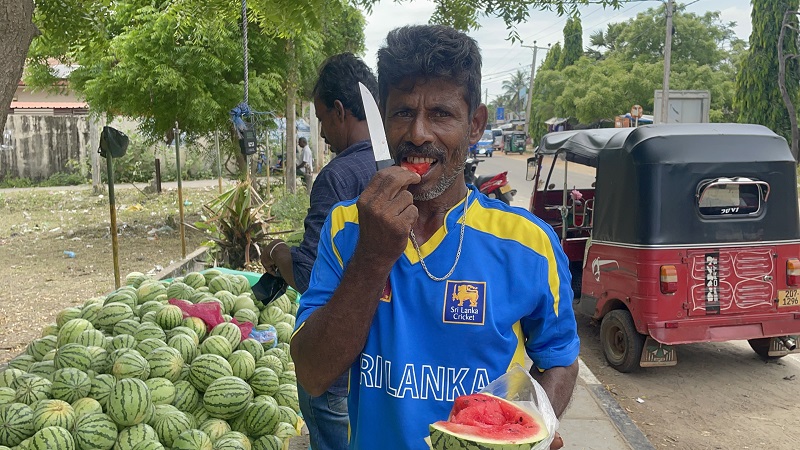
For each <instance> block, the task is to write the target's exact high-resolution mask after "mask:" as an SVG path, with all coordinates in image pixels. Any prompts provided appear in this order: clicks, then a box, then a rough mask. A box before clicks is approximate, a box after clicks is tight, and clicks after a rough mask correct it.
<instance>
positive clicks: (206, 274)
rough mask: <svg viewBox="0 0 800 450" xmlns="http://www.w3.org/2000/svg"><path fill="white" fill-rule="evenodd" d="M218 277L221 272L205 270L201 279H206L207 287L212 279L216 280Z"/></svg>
mask: <svg viewBox="0 0 800 450" xmlns="http://www.w3.org/2000/svg"><path fill="white" fill-rule="evenodd" d="M220 275H222V272H221V271H220V270H218V269H206V270H204V271H203V277H205V279H206V286H208V283H210V282H211V280H213V279H214V278H216V277H218V276H220Z"/></svg>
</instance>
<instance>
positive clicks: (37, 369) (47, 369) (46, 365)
mask: <svg viewBox="0 0 800 450" xmlns="http://www.w3.org/2000/svg"><path fill="white" fill-rule="evenodd" d="M55 370H56V366H55V364H54V363H53V361H39V362H35V363H33V364H31V366H30V367H29V368H28V374H30V375H36V376H39V377H42V378H47V379H48V380H49V379H51V378H52V376H53V372H55Z"/></svg>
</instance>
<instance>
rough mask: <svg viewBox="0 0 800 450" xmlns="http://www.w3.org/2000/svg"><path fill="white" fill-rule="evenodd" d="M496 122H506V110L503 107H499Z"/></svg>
mask: <svg viewBox="0 0 800 450" xmlns="http://www.w3.org/2000/svg"><path fill="white" fill-rule="evenodd" d="M495 119H496V120H506V109H505V108H503V107H502V106H498V107H497V117H496V118H495Z"/></svg>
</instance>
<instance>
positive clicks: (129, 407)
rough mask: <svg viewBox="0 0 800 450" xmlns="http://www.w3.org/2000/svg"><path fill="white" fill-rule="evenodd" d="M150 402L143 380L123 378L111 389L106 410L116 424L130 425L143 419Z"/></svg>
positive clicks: (148, 392) (148, 391)
mask: <svg viewBox="0 0 800 450" xmlns="http://www.w3.org/2000/svg"><path fill="white" fill-rule="evenodd" d="M151 404H152V403H151V397H150V390H149V389H148V388H147V385H146V384H145V383H144V381H142V380H140V379H138V378H123V379H121V380H118V381H117V382H116V384H115V385H114V389H112V390H111V394H110V395H109V397H108V403H107V406H106V411H107V413H108V415H109V417H111V419H112V420H113V421H114V422H116V423H117V424H118V425H122V426H132V425H136V424H138V423H141V422H142V421H143V420H144V418H145V415H146V414H147V410H148V408H149V407H150V406H151Z"/></svg>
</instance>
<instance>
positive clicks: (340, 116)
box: [333, 100, 347, 122]
mask: <svg viewBox="0 0 800 450" xmlns="http://www.w3.org/2000/svg"><path fill="white" fill-rule="evenodd" d="M333 110H334V112H335V113H336V119H337V120H339V121H340V122H344V119H345V116H347V109H346V108H345V107H344V105H343V104H342V102H341V101H339V100H334V101H333Z"/></svg>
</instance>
